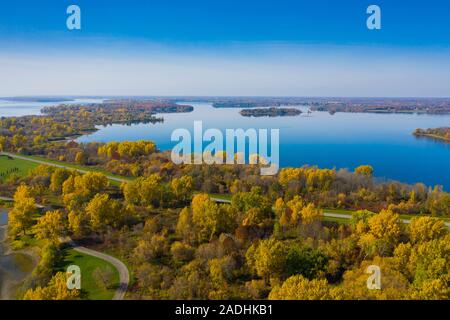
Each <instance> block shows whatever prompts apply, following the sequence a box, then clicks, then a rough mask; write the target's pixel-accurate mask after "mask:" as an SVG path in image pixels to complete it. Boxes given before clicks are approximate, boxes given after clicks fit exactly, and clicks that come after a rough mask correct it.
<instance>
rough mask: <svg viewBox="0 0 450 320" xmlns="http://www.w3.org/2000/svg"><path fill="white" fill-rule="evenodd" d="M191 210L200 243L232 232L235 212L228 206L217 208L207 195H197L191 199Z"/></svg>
mask: <svg viewBox="0 0 450 320" xmlns="http://www.w3.org/2000/svg"><path fill="white" fill-rule="evenodd" d="M191 208H192V221H193V223H194V225H195V227H196V231H197V236H198V239H199V240H200V241H206V240H210V239H211V237H212V236H214V235H217V234H220V233H222V232H225V233H226V232H230V231H233V230H234V227H235V217H236V212H235V210H233V208H232V207H230V206H229V205H221V206H219V205H218V204H216V203H215V202H214V201H212V200H211V199H210V197H209V195H207V194H197V195H195V196H194V198H193V199H192V204H191Z"/></svg>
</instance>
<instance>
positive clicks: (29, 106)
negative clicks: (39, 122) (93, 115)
mask: <svg viewBox="0 0 450 320" xmlns="http://www.w3.org/2000/svg"><path fill="white" fill-rule="evenodd" d="M101 102H103V99H87V98H86V99H73V100H70V101H65V100H61V101H54V102H53V101H52V102H36V101H8V100H4V99H0V117H19V116H27V115H40V114H41V109H42V108H43V107H46V106H52V105H58V104H62V103H64V104H87V103H101Z"/></svg>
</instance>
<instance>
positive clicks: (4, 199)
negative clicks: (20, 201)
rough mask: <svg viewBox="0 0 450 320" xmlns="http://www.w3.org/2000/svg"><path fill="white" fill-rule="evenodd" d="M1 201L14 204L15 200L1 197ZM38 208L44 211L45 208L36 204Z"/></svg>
mask: <svg viewBox="0 0 450 320" xmlns="http://www.w3.org/2000/svg"><path fill="white" fill-rule="evenodd" d="M0 200H3V201H7V202H13V201H14V199H13V198H9V197H0ZM36 208H39V209H44V208H45V206H43V205H42V204H36Z"/></svg>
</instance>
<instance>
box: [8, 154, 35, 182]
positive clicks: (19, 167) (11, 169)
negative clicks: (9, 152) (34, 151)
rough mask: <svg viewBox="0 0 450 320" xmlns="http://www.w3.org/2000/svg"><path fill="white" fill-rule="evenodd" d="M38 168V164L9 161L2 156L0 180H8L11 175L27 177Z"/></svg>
mask: <svg viewBox="0 0 450 320" xmlns="http://www.w3.org/2000/svg"><path fill="white" fill-rule="evenodd" d="M37 166H38V164H37V163H34V162H30V161H26V160H20V159H9V158H8V157H7V156H2V155H0V179H2V180H4V179H7V178H8V177H9V176H10V175H11V174H16V175H18V176H21V177H23V176H26V175H27V174H28V172H29V171H30V170H32V169H34V168H36V167H37Z"/></svg>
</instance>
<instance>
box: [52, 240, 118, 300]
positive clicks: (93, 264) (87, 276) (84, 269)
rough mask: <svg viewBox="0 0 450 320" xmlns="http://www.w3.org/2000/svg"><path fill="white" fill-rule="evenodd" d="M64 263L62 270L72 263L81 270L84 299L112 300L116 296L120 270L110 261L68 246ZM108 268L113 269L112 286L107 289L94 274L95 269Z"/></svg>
mask: <svg viewBox="0 0 450 320" xmlns="http://www.w3.org/2000/svg"><path fill="white" fill-rule="evenodd" d="M64 253H65V257H64V265H63V266H62V268H61V270H59V271H65V270H66V269H67V267H68V266H70V265H77V266H79V267H80V270H81V291H82V294H83V295H84V296H83V299H89V300H111V299H112V297H113V296H114V292H115V291H116V288H117V287H118V285H119V272H118V271H117V270H116V268H114V266H112V265H111V264H110V263H108V262H106V261H103V260H101V259H98V258H96V257H92V256H89V255H86V254H83V253H80V252H77V251H75V250H74V249H71V248H67V249H65V251H64ZM97 268H100V269H108V268H109V270H111V271H112V286H110V287H109V288H107V289H105V288H103V287H102V286H101V285H100V284H98V283H97V281H96V280H95V277H94V276H93V273H94V271H95V270H96V269H97Z"/></svg>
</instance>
